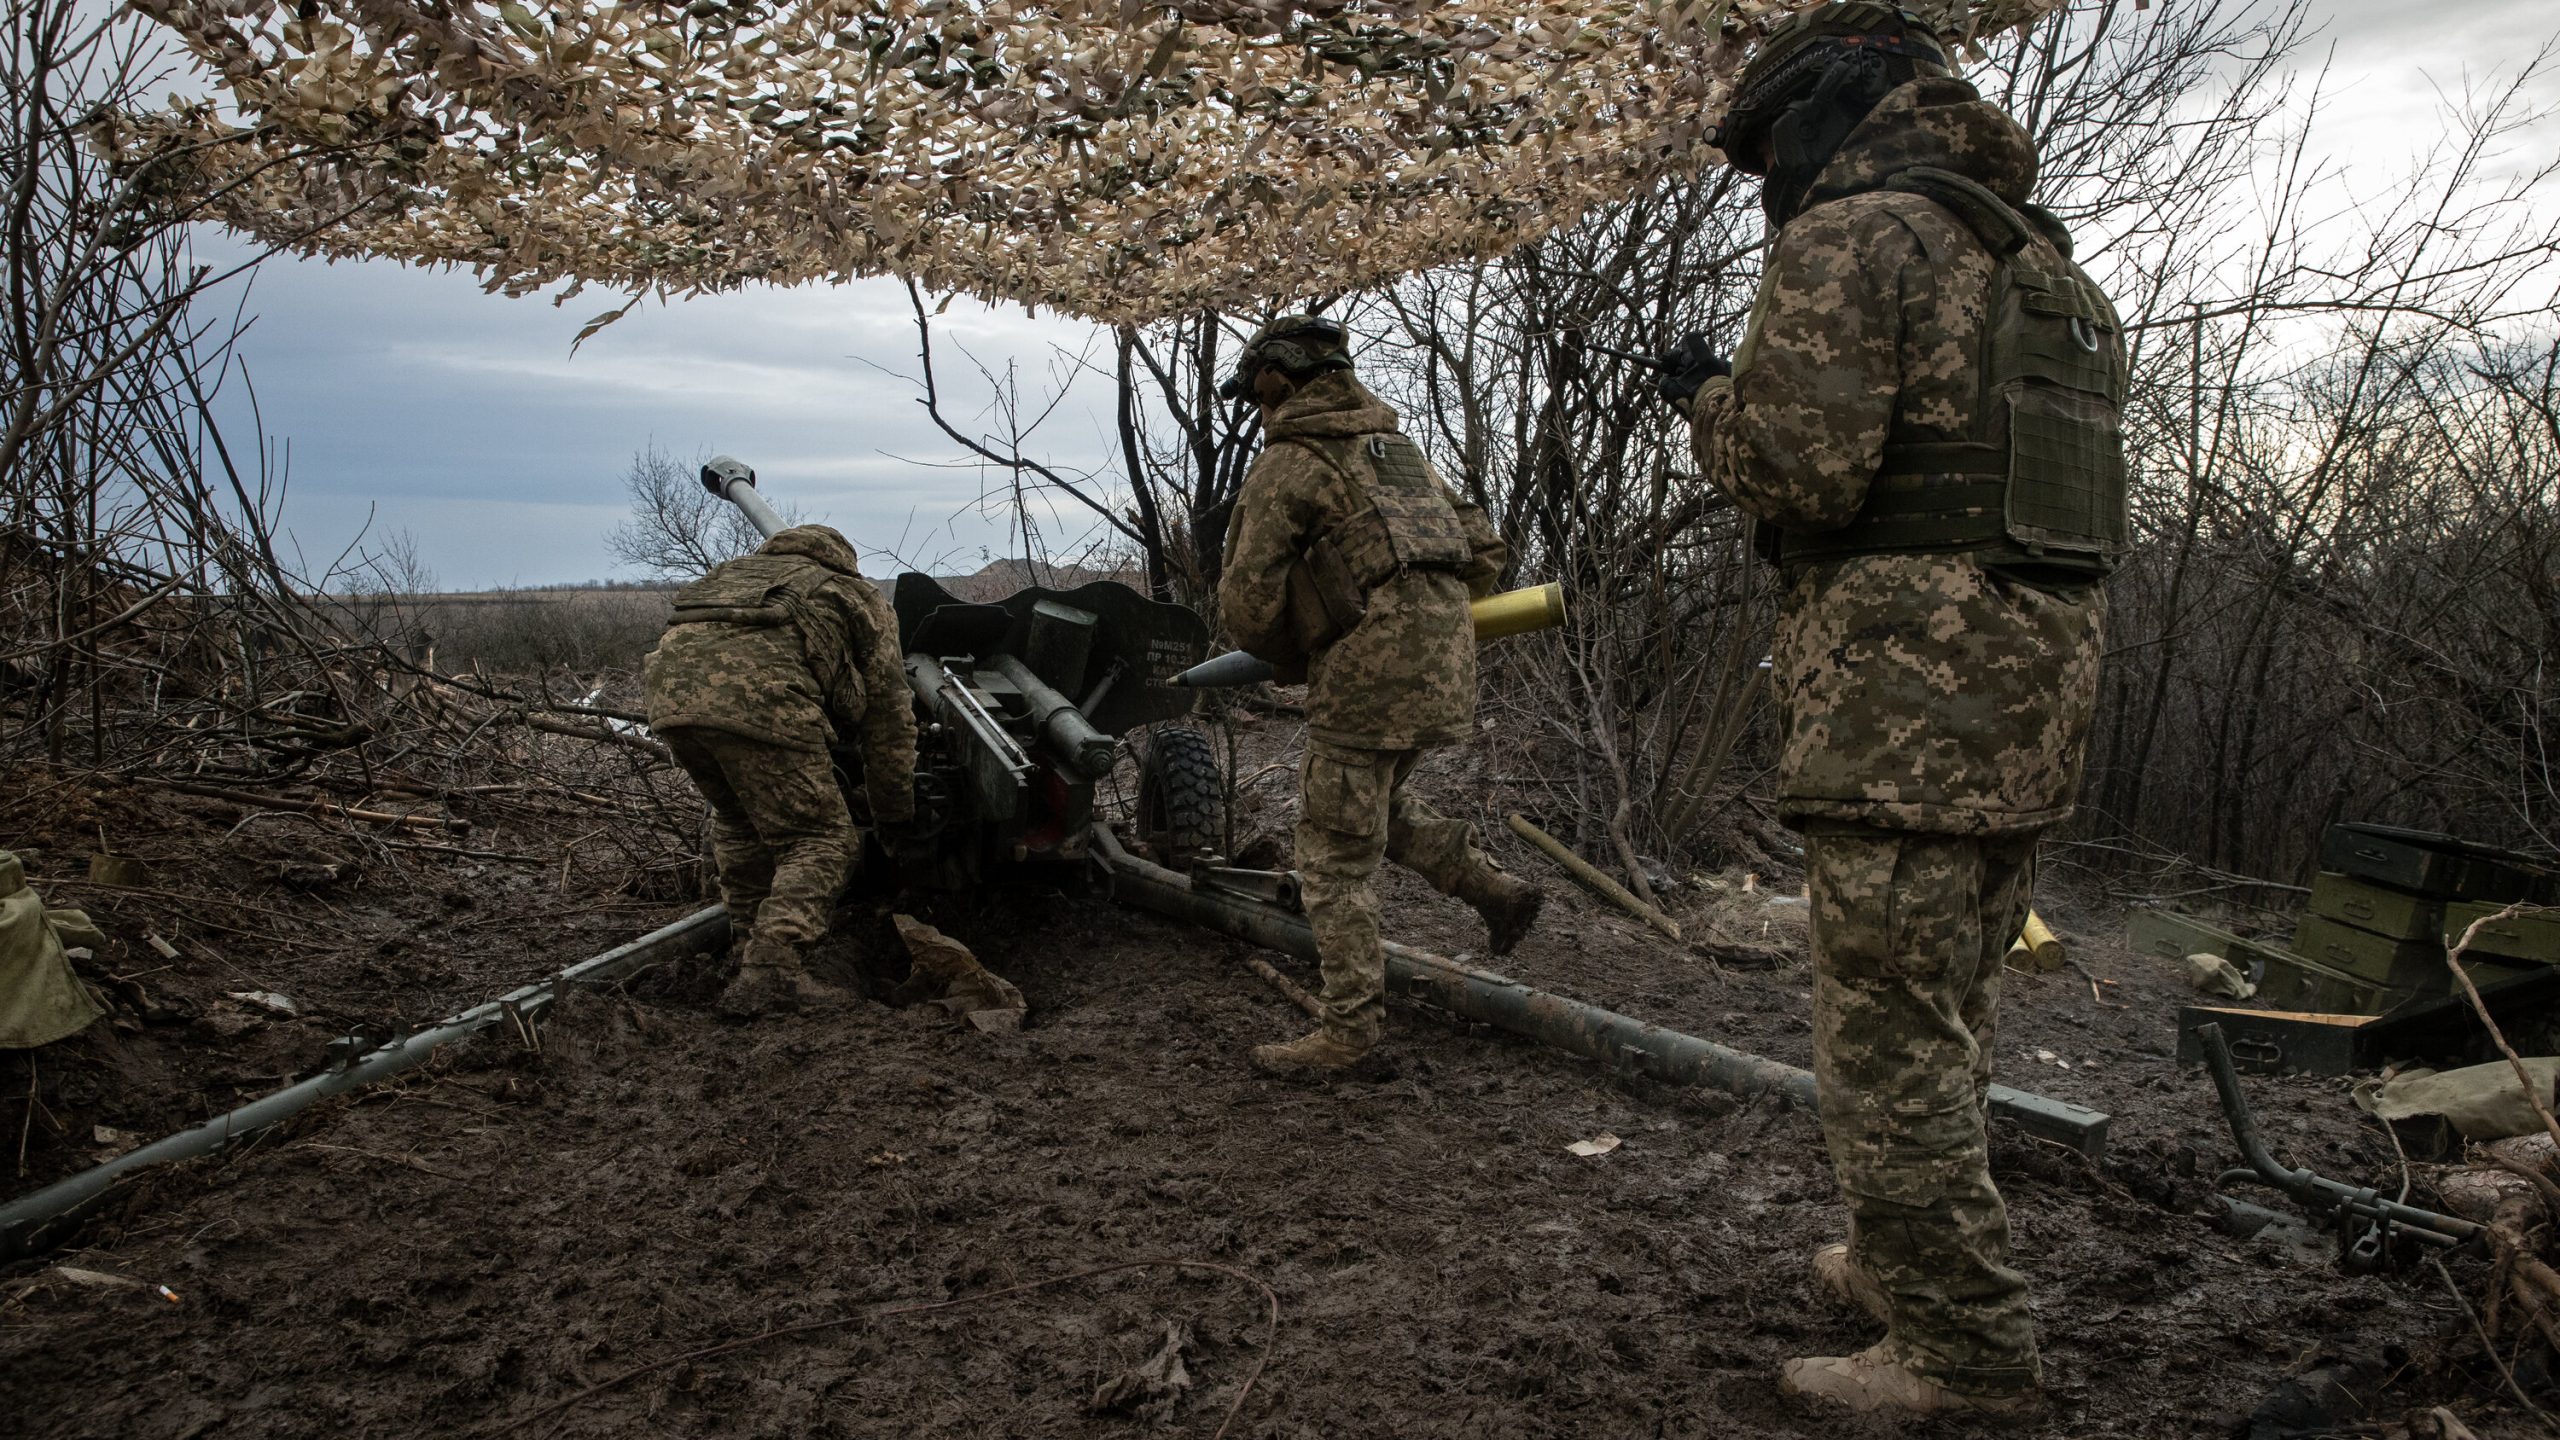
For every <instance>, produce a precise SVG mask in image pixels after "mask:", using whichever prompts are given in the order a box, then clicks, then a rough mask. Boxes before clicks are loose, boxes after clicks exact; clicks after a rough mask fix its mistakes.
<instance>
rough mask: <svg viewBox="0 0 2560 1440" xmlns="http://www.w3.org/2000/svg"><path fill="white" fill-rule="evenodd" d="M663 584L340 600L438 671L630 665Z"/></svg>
mask: <svg viewBox="0 0 2560 1440" xmlns="http://www.w3.org/2000/svg"><path fill="white" fill-rule="evenodd" d="M674 594H675V590H674V589H673V587H668V588H664V589H624V588H614V589H592V590H587V589H544V590H464V591H454V592H451V593H443V594H427V595H393V596H364V597H358V598H354V599H349V600H346V601H343V602H341V603H343V604H344V605H345V607H346V610H347V612H348V615H349V616H350V618H351V619H352V620H353V621H354V622H355V623H356V624H358V625H360V626H362V627H363V628H365V629H367V630H370V631H371V632H373V633H374V634H376V635H379V636H381V637H382V638H383V639H385V640H389V641H391V642H392V643H394V644H397V645H399V646H400V647H401V648H402V649H403V650H404V651H406V652H407V653H408V654H409V655H410V657H411V658H413V659H416V660H418V661H420V662H422V663H431V664H432V665H433V666H434V667H435V668H437V669H442V670H449V671H451V670H469V669H473V668H478V669H482V670H504V671H558V670H569V671H578V672H582V673H583V672H601V671H610V670H632V669H637V668H638V667H639V664H640V657H641V656H643V655H646V654H648V653H649V649H650V647H651V646H653V645H655V644H656V643H657V641H658V632H659V631H660V630H661V629H663V628H665V626H666V623H667V612H668V610H669V608H670V604H669V602H670V600H671V599H672V597H673V596H674Z"/></svg>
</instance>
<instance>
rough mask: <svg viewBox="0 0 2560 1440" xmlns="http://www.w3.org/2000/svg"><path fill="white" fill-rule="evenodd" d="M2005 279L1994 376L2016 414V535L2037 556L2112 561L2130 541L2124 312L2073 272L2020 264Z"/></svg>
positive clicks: (2011, 491)
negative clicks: (2120, 399)
mask: <svg viewBox="0 0 2560 1440" xmlns="http://www.w3.org/2000/svg"><path fill="white" fill-rule="evenodd" d="M2004 278H2005V280H2006V284H2005V286H2003V287H2002V288H2003V289H2004V290H2005V291H2006V293H2005V294H2004V295H2002V296H2000V297H1999V299H1998V300H1997V301H1995V313H1994V315H1993V320H1994V323H1995V328H1994V330H1993V332H1992V357H1991V359H1992V372H1991V376H1990V378H1991V380H1992V382H1993V384H1994V385H1995V386H1996V387H1997V389H1998V391H1999V392H2000V394H2001V396H2002V398H2003V399H2004V401H2005V402H2006V408H2007V412H2008V413H2007V415H2006V417H2005V418H2006V420H2007V422H2008V426H2009V447H2008V448H2009V475H2008V481H2009V483H2008V499H2007V507H2006V508H2007V516H2006V518H2007V528H2008V533H2009V538H2010V539H2011V540H2013V541H2015V542H2017V543H2018V544H2019V545H2021V546H2024V547H2025V548H2026V550H2027V551H2028V553H2029V554H2031V555H2041V554H2046V553H2050V552H2055V551H2060V552H2066V553H2072V554H2080V555H2092V556H2096V557H2099V558H2100V559H2102V560H2112V559H2113V558H2114V557H2116V556H2118V555H2120V554H2122V553H2123V552H2124V549H2125V545H2126V540H2127V537H2126V534H2125V460H2124V425H2123V419H2122V414H2121V411H2120V409H2119V407H2118V404H2117V400H2116V397H2117V396H2119V395H2121V394H2122V393H2123V390H2122V383H2121V376H2122V364H2123V361H2122V340H2121V337H2120V336H2119V334H2118V333H2117V324H2116V319H2115V316H2114V314H2113V312H2112V311H2110V310H2109V308H2108V306H2107V304H2106V301H2105V299H2104V298H2103V297H2102V296H2100V295H2099V293H2098V291H2097V288H2096V287H2095V286H2093V285H2091V284H2090V283H2089V282H2088V281H2087V280H2086V279H2085V278H2083V277H2082V276H2080V275H2079V274H2078V273H2076V271H2073V270H2071V269H2068V268H2066V269H2064V270H2060V271H2051V270H2045V269H2042V268H2039V267H2036V266H2032V265H2028V264H2026V263H2024V262H2023V261H2019V260H2013V261H2011V262H2010V263H2009V265H2008V267H2007V272H2006V275H2005V277H2004ZM2004 312H2005V313H2004Z"/></svg>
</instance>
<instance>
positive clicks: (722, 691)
mask: <svg viewBox="0 0 2560 1440" xmlns="http://www.w3.org/2000/svg"><path fill="white" fill-rule="evenodd" d="M675 604H676V609H675V615H674V617H673V618H672V619H670V620H669V621H668V622H667V631H666V634H665V635H663V636H661V637H660V638H659V640H658V648H657V649H655V650H653V651H651V652H650V653H649V659H648V665H647V680H648V690H649V728H650V729H652V730H668V729H674V728H678V727H682V726H690V727H693V728H695V729H699V730H725V731H727V732H728V733H730V734H732V735H743V736H745V737H747V738H748V739H750V740H761V741H763V742H764V743H766V744H768V745H774V746H778V747H781V748H783V749H788V750H828V749H834V748H836V747H838V746H839V745H842V746H845V747H847V748H850V749H853V750H855V751H857V752H858V753H859V755H860V758H861V762H862V776H863V789H864V791H865V793H866V794H867V795H868V796H869V798H870V801H871V814H872V818H873V819H875V820H883V821H900V820H906V819H909V818H911V817H912V816H913V815H914V813H915V770H916V720H915V707H914V705H913V704H912V703H911V702H910V701H909V700H908V696H907V682H906V673H905V662H904V657H902V656H901V655H900V654H899V652H898V621H897V617H896V616H894V615H892V614H891V613H890V611H889V603H888V601H886V600H884V599H882V598H881V595H880V592H879V590H878V589H877V588H875V587H874V586H873V585H872V584H871V582H869V581H867V580H865V579H863V578H862V576H861V572H860V571H859V570H858V569H856V567H855V562H854V552H853V547H852V546H851V545H850V544H847V543H846V541H845V538H844V537H843V536H842V535H839V534H837V533H836V532H835V531H833V530H831V529H829V528H827V527H826V526H824V525H795V526H793V527H792V528H790V529H788V530H785V531H783V532H782V533H781V534H779V535H776V536H774V537H773V538H772V539H770V540H767V541H766V542H764V545H763V547H762V548H761V549H759V550H757V551H756V553H754V554H753V555H748V556H744V557H741V558H739V559H736V560H731V561H728V562H726V563H724V564H721V565H717V566H714V567H713V568H712V570H711V573H709V574H707V575H705V576H703V577H702V578H701V579H699V580H697V581H695V582H694V583H692V584H691V585H688V586H686V587H685V588H684V589H682V590H679V591H677V592H676V601H675Z"/></svg>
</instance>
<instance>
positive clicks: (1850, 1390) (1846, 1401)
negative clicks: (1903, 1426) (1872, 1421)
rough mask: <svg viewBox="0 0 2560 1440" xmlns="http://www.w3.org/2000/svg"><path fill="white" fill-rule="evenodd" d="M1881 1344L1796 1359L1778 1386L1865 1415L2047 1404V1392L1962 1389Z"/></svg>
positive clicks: (1993, 1414) (2007, 1412)
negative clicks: (1893, 1356)
mask: <svg viewBox="0 0 2560 1440" xmlns="http://www.w3.org/2000/svg"><path fill="white" fill-rule="evenodd" d="M1883 1349H1884V1347H1883V1346H1881V1345H1879V1346H1875V1347H1873V1348H1871V1349H1867V1350H1861V1351H1859V1352H1858V1353H1857V1354H1855V1355H1840V1356H1817V1357H1815V1358H1813V1359H1809V1360H1790V1361H1788V1362H1787V1363H1786V1365H1785V1366H1784V1367H1783V1368H1782V1369H1780V1370H1779V1372H1778V1388H1779V1389H1781V1390H1783V1391H1785V1392H1787V1393H1788V1394H1790V1395H1800V1396H1803V1397H1804V1398H1806V1399H1809V1400H1824V1401H1829V1402H1830V1403H1832V1404H1835V1405H1845V1406H1847V1407H1849V1409H1850V1410H1852V1411H1854V1412H1856V1413H1858V1414H1861V1415H1878V1416H1885V1417H1888V1418H1890V1417H1899V1416H1904V1415H1965V1416H1979V1417H1982V1418H1984V1419H1992V1420H2027V1419H2032V1418H2034V1417H2035V1416H2036V1415H2037V1414H2038V1413H2039V1412H2041V1411H2042V1410H2043V1408H2044V1392H2042V1391H2040V1390H2026V1391H2021V1392H2020V1393H2018V1394H2015V1395H1961V1394H1958V1393H1957V1392H1955V1391H1953V1390H1950V1389H1948V1388H1947V1387H1946V1386H1944V1385H1941V1384H1939V1383H1938V1382H1936V1381H1935V1380H1931V1379H1928V1378H1927V1377H1925V1376H1922V1375H1920V1374H1918V1373H1916V1372H1914V1371H1912V1370H1909V1369H1906V1368H1904V1367H1903V1366H1902V1365H1900V1364H1898V1363H1896V1362H1894V1361H1892V1360H1888V1359H1886V1358H1885V1357H1884V1355H1883V1354H1882V1353H1881V1352H1882V1351H1883Z"/></svg>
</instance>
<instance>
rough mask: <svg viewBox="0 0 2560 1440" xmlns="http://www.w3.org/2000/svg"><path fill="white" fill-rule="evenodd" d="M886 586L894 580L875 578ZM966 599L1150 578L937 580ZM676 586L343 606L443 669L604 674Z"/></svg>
mask: <svg viewBox="0 0 2560 1440" xmlns="http://www.w3.org/2000/svg"><path fill="white" fill-rule="evenodd" d="M872 578H873V579H874V581H875V583H878V584H880V585H881V586H882V587H883V588H884V589H885V588H887V587H888V586H889V585H890V584H892V583H894V581H893V580H892V579H891V578H890V577H881V576H874V577H872ZM935 578H936V579H937V580H939V581H940V582H941V583H942V586H943V588H944V589H946V590H949V591H950V592H951V593H952V594H953V595H954V596H957V597H958V598H960V599H963V600H1001V599H1003V598H1004V597H1005V596H1007V595H1010V594H1012V593H1013V592H1014V591H1016V590H1018V589H1020V588H1022V587H1023V586H1025V585H1028V584H1035V583H1036V584H1041V585H1046V586H1048V587H1050V588H1053V589H1060V590H1068V589H1073V588H1075V587H1076V586H1078V585H1082V584H1084V583H1086V582H1087V581H1091V580H1119V581H1123V582H1124V583H1129V584H1135V585H1140V586H1143V585H1144V584H1145V583H1146V582H1145V577H1143V576H1142V575H1139V574H1136V573H1133V572H1125V571H1102V570H1094V569H1088V568H1085V567H1081V566H1072V565H1068V566H1051V565H1040V566H1032V565H1028V564H1026V563H1025V562H1023V561H1020V560H996V561H992V562H990V563H989V564H987V565H986V566H985V567H984V568H983V569H981V570H979V571H978V572H977V573H975V574H973V575H941V576H936V577H935ZM675 592H676V587H675V586H672V585H667V586H594V587H579V586H558V587H549V586H546V587H544V588H542V589H539V590H454V591H438V592H434V593H427V594H416V595H388V596H374V595H366V596H347V597H342V598H341V599H340V600H339V602H338V603H339V604H340V605H341V606H342V607H344V609H345V611H346V613H347V615H348V616H349V618H350V619H351V620H352V621H353V622H354V623H355V624H356V625H358V626H360V627H362V628H364V629H367V630H369V631H371V632H373V633H374V634H376V635H380V636H382V637H383V638H384V639H386V640H390V641H392V642H394V643H395V644H398V645H400V646H402V647H403V648H404V649H405V650H406V651H407V652H408V653H409V654H410V656H411V658H413V659H417V660H420V661H421V662H424V661H425V660H426V659H427V656H428V655H429V653H432V654H433V656H434V664H435V665H436V666H438V667H440V668H442V669H446V670H469V669H471V668H473V667H474V666H477V667H478V668H480V669H483V670H506V671H556V670H569V671H578V672H600V671H611V670H633V669H637V668H639V665H640V657H641V656H643V655H646V654H648V653H649V650H650V648H651V647H652V646H654V645H656V644H657V643H658V632H659V631H660V630H662V629H664V628H665V627H666V623H667V614H668V611H669V610H670V609H671V608H672V606H671V602H672V600H673V597H674V595H675Z"/></svg>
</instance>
